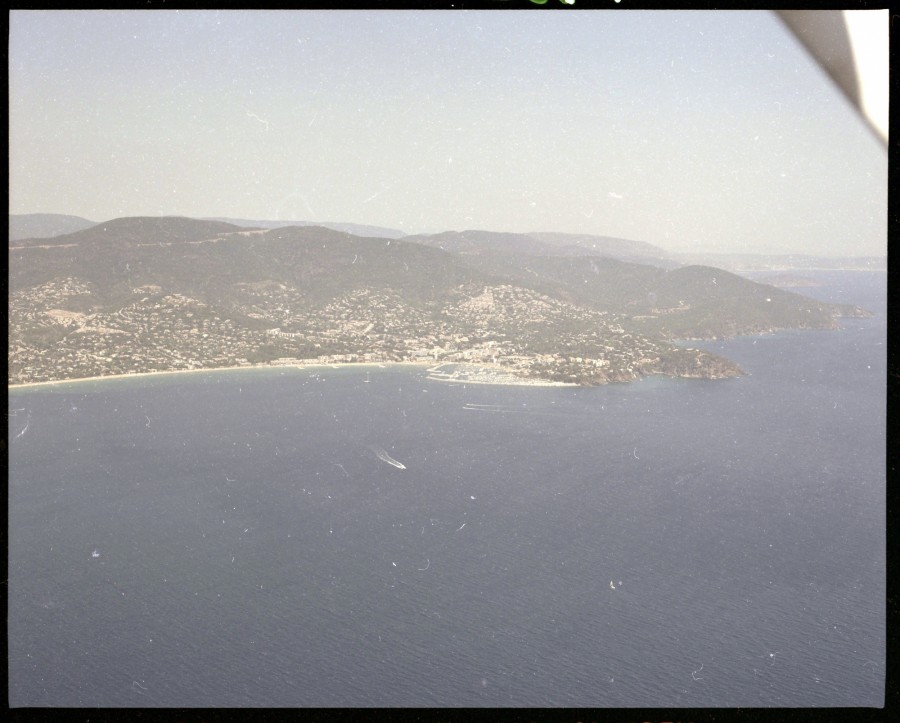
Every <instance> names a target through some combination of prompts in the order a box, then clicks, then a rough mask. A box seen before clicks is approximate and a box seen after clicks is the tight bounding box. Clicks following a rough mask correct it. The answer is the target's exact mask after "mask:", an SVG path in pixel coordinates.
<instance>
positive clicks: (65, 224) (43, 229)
mask: <svg viewBox="0 0 900 723" xmlns="http://www.w3.org/2000/svg"><path fill="white" fill-rule="evenodd" d="M96 223H97V222H96V221H88V220H87V219H86V218H81V216H66V215H64V214H58V213H19V214H14V213H11V214H10V215H9V240H10V241H18V240H19V239H23V238H51V237H53V236H59V235H60V234H64V233H72V232H73V231H81V230H82V229H85V228H90V227H91V226H94V225H96Z"/></svg>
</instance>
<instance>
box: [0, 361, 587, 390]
mask: <svg viewBox="0 0 900 723" xmlns="http://www.w3.org/2000/svg"><path fill="white" fill-rule="evenodd" d="M454 363H455V364H459V363H458V362H454ZM440 366H443V364H437V365H435V364H434V361H427V362H425V361H421V362H420V361H392V362H341V363H329V362H320V361H310V362H309V363H304V362H298V363H295V364H253V365H250V366H229V367H203V368H200V369H169V370H162V371H155V372H126V373H124V374H103V375H99V376H96V377H76V378H73V379H57V380H53V381H46V382H25V383H24V384H7V389H8V390H9V391H14V390H17V389H33V388H37V387H50V386H56V385H59V384H78V383H84V382H98V381H109V380H115V379H138V378H142V377H161V376H168V375H173V374H197V373H202V372H225V371H247V370H260V369H298V370H300V369H350V368H358V369H366V368H369V369H371V368H373V367H374V368H380V369H386V368H389V367H422V368H424V369H425V370H426V371H427V372H432V370H433V369H436V368H438V367H440ZM472 366H473V368H484V365H480V364H475V365H472ZM498 369H499V368H498ZM511 376H512V375H509V374H508V373H504V374H503V378H501V379H498V380H497V381H491V380H481V379H477V380H476V379H464V378H454V377H449V376H448V377H444V378H442V377H439V376H434V375H433V374H432V373H429V375H428V376H427V377H426V378H427V379H429V380H431V381H438V382H451V383H456V384H493V385H498V386H527V387H556V386H578V385H577V384H575V385H571V384H565V383H560V382H551V381H541V380H538V379H525V378H522V380H521V381H513V380H512V379H509V378H508V377H511Z"/></svg>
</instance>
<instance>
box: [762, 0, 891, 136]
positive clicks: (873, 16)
mask: <svg viewBox="0 0 900 723" xmlns="http://www.w3.org/2000/svg"><path fill="white" fill-rule="evenodd" d="M776 14H777V15H778V17H779V18H780V19H781V20H782V22H783V23H784V24H785V25H786V26H787V28H788V30H790V31H791V33H793V35H794V36H795V37H796V38H797V39H798V40H799V41H800V42H801V43H802V44H803V46H804V47H805V48H806V49H807V51H808V52H809V53H810V55H812V56H813V58H814V59H815V60H816V62H817V63H818V64H819V65H820V66H821V67H822V68H823V69H824V70H825V71H826V72H827V73H828V75H829V76H830V77H831V79H832V80H833V81H834V82H835V84H836V85H837V86H838V87H839V88H840V89H841V90H842V91H843V93H844V95H845V96H846V97H847V98H848V99H849V100H850V102H851V103H853V104H854V105H855V106H856V108H857V109H858V111H859V113H860V115H861V116H862V117H863V118H864V119H865V121H866V123H867V124H868V126H869V128H871V129H872V132H873V133H875V135H876V136H878V138H879V139H880V140H881V142H882V143H883V144H884V145H885V146H887V140H888V115H889V112H888V106H889V102H888V101H889V94H890V91H889V85H890V83H889V70H890V57H889V56H890V53H889V40H890V37H889V11H888V10H837V11H835V10H777V11H776Z"/></svg>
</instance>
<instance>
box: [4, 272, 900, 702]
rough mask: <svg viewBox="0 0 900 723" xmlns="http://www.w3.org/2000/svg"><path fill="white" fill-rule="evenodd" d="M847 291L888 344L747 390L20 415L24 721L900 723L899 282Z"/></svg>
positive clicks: (305, 387)
mask: <svg viewBox="0 0 900 723" xmlns="http://www.w3.org/2000/svg"><path fill="white" fill-rule="evenodd" d="M815 276H816V278H818V279H819V280H820V281H821V282H822V283H823V285H822V286H820V287H816V288H804V289H802V290H801V291H802V292H803V293H805V294H808V295H810V296H815V297H817V298H820V299H822V300H828V301H840V302H843V303H854V304H859V305H860V306H863V307H865V308H867V309H869V310H870V311H872V312H873V313H874V316H873V317H871V318H848V319H844V320H843V321H842V326H843V328H842V330H840V331H791V332H782V333H776V334H771V335H763V336H746V337H740V338H736V339H733V340H729V341H714V342H707V343H705V344H704V345H703V346H704V348H706V349H709V350H711V351H715V352H718V353H722V354H724V355H727V356H728V357H730V358H732V359H734V360H736V361H737V362H738V363H739V364H740V365H741V366H742V367H743V369H744V370H745V371H747V372H748V374H747V376H744V377H741V378H738V379H729V380H718V381H703V380H673V379H667V378H648V379H645V380H643V381H640V382H636V383H631V384H616V385H609V386H603V387H594V388H576V387H522V386H494V385H475V384H453V383H447V382H442V381H433V380H429V379H427V372H426V371H425V369H424V368H422V367H405V368H398V367H386V368H379V367H371V366H369V367H359V368H355V367H344V368H338V369H333V368H328V367H320V368H306V369H296V368H282V369H277V368H268V369H245V370H226V371H216V372H208V373H207V372H203V373H191V374H173V375H164V376H151V377H137V378H131V379H107V380H95V381H88V382H76V383H67V384H57V385H52V386H45V387H31V388H21V389H12V390H10V392H9V412H8V414H9V417H8V426H9V580H8V640H9V658H8V660H9V704H10V706H12V707H23V706H65V707H179V708H181V707H185V708H188V707H191V708H192V707H218V706H224V707H302V706H314V707H323V706H327V707H331V706H337V707H370V706H371V707H406V706H416V707H432V706H440V707H455V706H465V707H566V708H570V707H571V708H580V707H589V708H605V707H613V708H632V707H642V708H643V707H664V708H704V707H816V706H823V707H824V706H827V707H858V706H862V707H880V706H882V705H883V703H884V685H885V638H886V633H885V593H886V591H885V524H886V521H885V513H886V503H885V441H886V438H885V385H886V314H885V307H886V275H885V274H884V273H872V272H828V273H824V272H822V273H818V274H815ZM692 345H695V346H696V345H697V342H692Z"/></svg>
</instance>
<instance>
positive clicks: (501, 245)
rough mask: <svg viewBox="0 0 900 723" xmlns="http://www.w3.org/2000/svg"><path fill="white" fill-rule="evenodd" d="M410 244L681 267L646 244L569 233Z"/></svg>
mask: <svg viewBox="0 0 900 723" xmlns="http://www.w3.org/2000/svg"><path fill="white" fill-rule="evenodd" d="M404 238H405V240H407V241H415V242H416V243H421V244H425V245H426V246H434V247H437V248H441V249H444V250H445V251H451V252H453V253H460V254H467V255H483V254H493V253H497V252H503V253H517V254H528V255H529V256H547V257H551V256H552V257H569V256H595V257H600V256H605V257H609V258H613V259H619V260H621V261H633V262H636V263H643V264H651V265H653V266H659V267H661V268H674V267H677V266H680V265H681V264H680V263H679V262H678V261H677V260H675V259H674V257H673V256H672V255H671V254H669V253H667V252H666V251H663V250H662V249H660V248H658V247H656V246H653V245H651V244H648V243H644V242H642V241H630V240H628V239H620V238H613V237H610V236H590V235H586V234H566V233H546V232H537V233H527V234H526V233H498V232H495V231H478V230H469V231H444V232H443V233H436V234H415V235H410V236H405V237H404Z"/></svg>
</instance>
